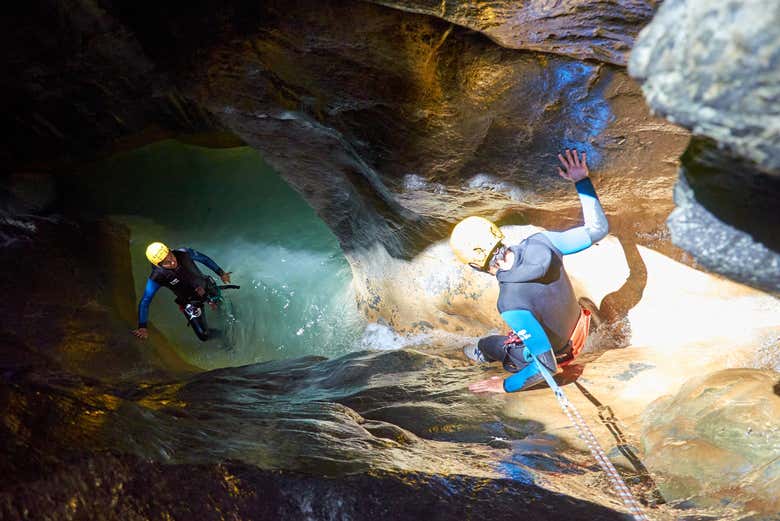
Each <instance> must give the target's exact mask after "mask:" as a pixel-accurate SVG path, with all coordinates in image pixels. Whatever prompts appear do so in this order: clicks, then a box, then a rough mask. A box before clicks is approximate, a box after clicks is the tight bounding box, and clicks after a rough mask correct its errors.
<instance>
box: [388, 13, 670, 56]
mask: <svg viewBox="0 0 780 521" xmlns="http://www.w3.org/2000/svg"><path fill="white" fill-rule="evenodd" d="M373 1H375V3H377V4H382V5H386V6H388V7H393V8H395V9H401V10H404V11H410V12H413V13H422V14H427V15H430V16H435V17H438V18H442V19H443V20H447V21H448V22H452V23H454V24H458V25H462V26H463V27H468V28H469V29H473V30H475V31H479V32H481V33H483V34H485V35H486V36H487V37H489V38H490V39H491V40H493V41H495V42H496V43H497V44H499V45H500V46H502V47H506V48H509V49H526V50H534V51H541V52H547V53H555V54H563V55H566V56H571V57H574V58H579V59H584V60H598V61H604V62H608V63H614V64H617V65H625V64H626V61H627V56H628V52H629V50H630V49H631V47H632V45H633V40H634V38H635V37H636V33H637V32H638V28H641V27H642V26H643V25H644V24H646V23H647V22H648V21H649V20H650V18H651V17H652V15H653V11H654V9H655V6H656V4H657V2H655V1H654V0H647V1H643V0H638V1H635V0H617V1H608V2H586V1H581V2H565V3H564V2H544V1H534V2H523V3H521V4H518V3H516V2H508V1H500V2H463V1H459V0H454V1H453V0H449V1H447V0H445V1H443V2H438V1H433V0H400V1H398V0H395V1H394V0H373Z"/></svg>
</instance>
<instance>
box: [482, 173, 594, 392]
mask: <svg viewBox="0 0 780 521" xmlns="http://www.w3.org/2000/svg"><path fill="white" fill-rule="evenodd" d="M575 187H576V189H577V194H578V195H579V198H580V203H581V205H582V210H583V216H584V221H585V224H584V225H582V226H577V227H575V228H571V229H569V230H566V231H563V232H550V231H545V232H541V233H537V234H534V235H532V236H530V237H528V238H527V239H525V240H523V241H522V242H521V243H520V244H517V245H514V246H510V247H509V249H510V250H512V251H513V252H514V254H515V262H514V265H513V266H512V267H511V268H510V269H508V270H499V271H498V273H497V274H496V279H498V283H499V297H498V311H499V312H500V313H501V317H502V318H503V319H504V321H505V322H506V323H507V324H508V325H509V327H511V328H512V330H513V331H514V332H515V334H517V336H519V337H520V338H521V339H522V340H523V343H524V348H523V350H522V359H520V356H519V355H520V353H516V354H515V357H516V359H515V360H513V361H514V362H516V366H517V367H518V368H519V371H518V372H517V373H515V374H513V375H512V376H510V377H509V378H506V379H505V380H504V390H506V391H507V392H514V391H519V390H521V389H526V388H528V387H530V386H532V385H535V383H537V382H539V381H541V375H540V374H539V369H538V368H537V366H536V364H534V363H533V359H532V358H531V354H533V355H535V356H537V357H540V360H542V361H543V363H545V364H547V363H548V362H549V364H550V365H552V366H554V365H555V354H556V353H557V352H559V351H560V350H563V349H565V348H566V347H567V346H568V342H569V339H570V338H571V334H572V332H573V331H574V328H575V326H576V325H577V321H578V320H579V317H580V313H581V310H580V306H579V304H578V303H577V298H576V296H575V295H574V290H573V288H572V286H571V282H570V281H569V277H568V275H567V274H566V271H565V269H564V267H563V261H562V257H563V255H569V254H572V253H577V252H579V251H582V250H584V249H586V248H588V247H590V246H591V245H592V244H594V243H596V242H597V241H599V240H601V239H603V238H604V237H605V236H606V235H607V233H608V231H609V225H608V223H607V218H606V216H605V215H604V210H603V209H602V207H601V204H600V203H599V200H598V197H597V196H596V191H595V190H594V188H593V184H592V183H591V181H590V179H588V178H585V179H582V180H581V181H578V182H577V183H575ZM481 349H482V347H481ZM483 351H484V349H483ZM484 354H485V355H487V357H488V358H489V359H493V360H499V361H503V360H501V358H499V355H497V354H494V353H493V354H491V353H489V352H488V353H484ZM503 354H504V353H502V355H503ZM550 369H551V371H552V372H554V371H555V367H551V368H550Z"/></svg>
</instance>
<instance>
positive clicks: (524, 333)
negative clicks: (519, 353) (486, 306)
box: [469, 309, 552, 393]
mask: <svg viewBox="0 0 780 521" xmlns="http://www.w3.org/2000/svg"><path fill="white" fill-rule="evenodd" d="M501 317H502V318H503V319H504V320H505V321H506V323H507V324H509V327H511V328H512V330H513V331H514V332H515V334H517V336H519V337H520V338H522V339H523V343H524V344H525V347H524V349H523V357H524V358H525V360H526V362H529V363H528V365H527V366H525V367H524V368H523V369H522V370H520V371H519V372H517V373H515V374H513V375H512V376H510V377H509V378H506V379H505V380H503V381H502V380H501V379H500V377H498V376H495V377H493V378H490V379H488V380H483V381H481V382H477V383H474V384H471V385H470V386H469V390H471V391H473V392H477V393H479V392H493V393H502V392H506V393H512V392H515V391H519V390H521V389H523V388H525V386H526V382H528V380H529V379H530V378H531V377H533V376H535V375H537V374H539V368H538V367H537V366H536V364H535V363H534V361H533V358H532V355H534V356H540V355H543V354H544V353H546V352H548V351H550V350H551V349H552V345H551V344H550V340H549V339H548V338H547V334H546V333H545V332H544V329H543V328H542V325H541V324H540V323H539V321H538V320H536V317H534V314H533V313H531V312H530V311H527V310H524V309H519V310H511V311H504V312H503V313H501Z"/></svg>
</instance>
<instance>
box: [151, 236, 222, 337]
mask: <svg viewBox="0 0 780 521" xmlns="http://www.w3.org/2000/svg"><path fill="white" fill-rule="evenodd" d="M172 253H173V254H174V256H175V257H176V260H177V262H178V264H177V266H176V268H175V269H172V270H171V269H166V268H162V267H160V266H155V267H154V268H153V269H152V273H151V275H149V279H148V280H147V281H146V289H145V290H144V295H143V297H142V298H141V302H140V303H139V304H138V327H146V325H147V322H148V319H149V304H151V302H152V299H153V298H154V295H155V294H156V293H157V290H159V289H160V288H161V287H163V286H165V287H167V288H169V289H170V290H171V291H173V293H174V294H175V295H176V302H177V303H178V304H179V305H184V304H186V303H187V301H188V300H190V299H193V298H198V295H197V293H196V292H195V289H196V288H198V287H201V288H204V289H207V288H208V279H207V278H206V276H205V275H203V273H201V271H200V270H199V269H198V268H197V266H196V265H195V262H194V261H197V262H200V263H201V264H203V265H204V266H207V267H208V268H209V269H211V270H212V271H213V272H214V273H216V274H217V275H219V276H220V277H221V276H222V275H223V274H224V273H225V272H224V270H223V269H222V268H220V267H219V265H217V263H216V262H214V261H213V260H212V259H211V258H210V257H208V256H207V255H204V254H202V253H200V252H199V251H196V250H193V249H192V248H180V249H176V250H172Z"/></svg>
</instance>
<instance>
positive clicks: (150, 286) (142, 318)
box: [138, 279, 160, 327]
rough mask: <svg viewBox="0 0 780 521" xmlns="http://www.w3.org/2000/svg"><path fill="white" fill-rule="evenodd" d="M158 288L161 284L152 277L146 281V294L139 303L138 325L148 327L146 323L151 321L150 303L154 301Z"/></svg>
mask: <svg viewBox="0 0 780 521" xmlns="http://www.w3.org/2000/svg"><path fill="white" fill-rule="evenodd" d="M158 289H160V285H159V284H157V283H156V282H155V281H153V280H152V279H148V280H147V281H146V289H145V290H144V296H143V297H142V298H141V302H140V303H139V304H138V327H146V323H147V322H148V321H149V304H151V303H152V299H153V298H154V294H155V293H157V290H158Z"/></svg>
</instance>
